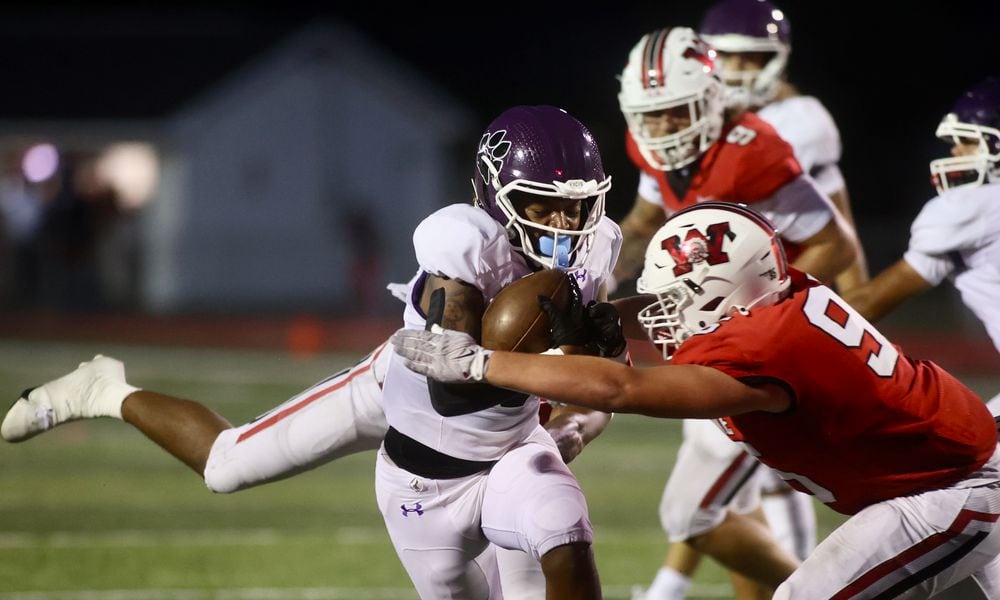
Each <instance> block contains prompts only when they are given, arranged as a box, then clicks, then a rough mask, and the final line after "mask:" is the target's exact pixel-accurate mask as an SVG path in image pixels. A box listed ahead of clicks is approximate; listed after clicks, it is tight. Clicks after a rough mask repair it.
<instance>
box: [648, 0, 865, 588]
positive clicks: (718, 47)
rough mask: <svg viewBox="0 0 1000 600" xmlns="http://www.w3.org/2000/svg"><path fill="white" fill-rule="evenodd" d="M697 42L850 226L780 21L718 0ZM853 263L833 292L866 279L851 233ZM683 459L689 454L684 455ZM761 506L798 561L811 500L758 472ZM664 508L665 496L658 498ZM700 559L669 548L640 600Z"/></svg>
mask: <svg viewBox="0 0 1000 600" xmlns="http://www.w3.org/2000/svg"><path fill="white" fill-rule="evenodd" d="M699 33H700V34H701V36H702V38H703V39H704V40H705V41H706V42H708V43H709V44H710V45H711V46H712V48H713V49H714V50H715V51H716V55H717V61H718V63H719V71H720V74H721V76H722V79H723V82H724V83H725V84H726V94H727V99H726V104H727V106H728V107H729V108H730V110H734V109H739V108H741V107H742V108H746V109H749V110H752V111H754V112H755V113H756V114H757V116H759V117H760V118H761V119H763V120H764V121H766V122H767V123H768V124H770V125H771V126H772V127H774V128H775V129H776V130H777V132H778V134H779V135H780V136H781V137H782V138H783V139H784V140H785V141H787V142H788V143H789V144H791V145H792V149H793V150H794V152H795V158H796V159H797V160H798V161H799V164H800V165H801V166H802V170H803V171H804V172H806V173H808V174H809V175H810V176H811V177H812V178H813V180H814V181H815V183H816V186H817V187H818V188H819V189H820V190H821V191H822V192H823V193H825V194H826V195H827V196H828V197H829V198H830V200H831V201H832V202H833V204H834V205H835V206H836V207H837V209H838V211H839V212H840V214H841V216H843V217H844V218H845V220H846V221H847V222H848V223H849V224H850V225H851V228H852V230H853V227H854V219H853V216H852V212H851V205H850V200H849V196H848V193H847V187H846V184H845V182H844V177H843V175H842V174H841V172H840V168H839V166H838V164H837V163H838V162H839V160H840V152H841V144H840V132H839V131H838V129H837V125H836V123H835V122H834V120H833V117H831V116H830V113H829V112H828V111H827V110H826V108H825V107H824V106H823V104H822V103H820V101H819V100H818V99H816V98H815V97H813V96H805V95H801V94H800V93H799V92H798V90H797V89H796V88H795V86H793V85H792V84H791V83H789V82H788V80H787V78H786V68H787V65H788V57H789V54H790V53H791V26H790V24H789V21H788V18H787V16H786V15H785V14H784V13H783V12H782V11H781V10H779V9H778V8H777V7H776V6H774V5H773V4H772V3H770V2H767V1H766V0H720V1H718V2H716V3H715V4H713V5H712V6H711V7H710V8H709V9H708V11H707V12H706V13H705V16H704V18H703V19H702V22H701V25H700V27H699ZM853 233H854V236H853V238H852V241H853V242H854V246H855V253H856V254H855V260H854V262H853V263H851V264H850V265H849V266H848V267H847V268H846V269H844V270H843V271H841V272H840V273H839V274H838V275H837V276H836V278H835V279H834V281H835V283H836V285H837V289H838V290H841V291H843V290H849V289H851V288H854V287H856V286H858V285H860V284H862V283H864V282H865V281H867V280H868V269H867V266H866V261H865V256H864V251H863V249H862V247H861V243H860V240H859V238H858V236H857V233H856V232H853ZM688 429H689V430H695V429H697V431H692V433H693V435H695V436H697V439H696V440H694V443H696V444H699V445H702V447H703V448H707V449H708V450H706V452H708V454H710V455H712V456H717V457H720V458H724V457H731V456H734V455H733V452H734V450H733V449H732V447H731V444H730V443H729V441H728V439H726V437H725V436H724V435H722V433H721V432H720V431H719V430H718V429H717V428H715V427H707V426H704V425H701V426H697V427H689V428H688ZM684 455H685V457H688V456H690V453H688V452H686V451H685V453H684ZM759 471H760V472H759V474H758V475H757V477H758V478H759V479H760V482H761V486H762V489H761V491H762V494H763V496H762V507H763V509H764V514H765V515H766V517H767V521H768V524H769V525H770V527H771V529H772V530H773V531H774V534H775V536H776V537H777V538H778V541H779V542H780V543H781V544H782V546H783V547H784V548H785V549H786V550H788V551H790V552H792V553H794V554H795V555H796V556H797V557H798V558H799V559H803V558H805V557H806V556H807V555H808V554H809V552H810V551H811V550H812V548H813V547H814V546H815V545H816V515H815V511H814V510H813V503H812V499H811V498H809V497H808V496H807V495H804V494H800V493H797V492H795V490H793V489H792V488H791V487H789V486H788V485H787V484H786V483H785V482H784V481H783V480H782V479H781V478H780V477H779V476H778V475H777V474H776V473H774V472H773V471H771V470H770V469H767V468H766V467H765V468H762V469H760V470H759ZM664 503H665V504H668V498H667V497H666V496H665V497H664ZM699 560H700V555H699V554H698V553H697V552H695V551H694V550H693V549H692V548H691V547H690V546H689V545H688V544H685V543H683V542H681V543H676V544H672V545H671V547H670V550H669V551H668V553H667V556H666V558H665V559H664V563H663V567H662V569H661V570H660V571H658V572H657V575H656V577H655V578H654V580H653V582H652V584H650V588H649V590H648V591H647V592H646V595H645V597H646V598H648V599H649V600H674V599H679V598H683V597H684V593H685V592H686V590H687V589H688V588H689V587H690V585H691V577H692V575H693V574H694V571H695V569H696V568H697V565H698V563H699Z"/></svg>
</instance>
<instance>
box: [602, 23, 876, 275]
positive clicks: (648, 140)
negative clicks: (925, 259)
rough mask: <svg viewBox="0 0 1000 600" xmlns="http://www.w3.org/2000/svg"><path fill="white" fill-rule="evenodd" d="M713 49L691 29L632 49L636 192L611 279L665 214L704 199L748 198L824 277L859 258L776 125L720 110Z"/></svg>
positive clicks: (630, 143) (798, 258) (627, 104)
mask: <svg viewBox="0 0 1000 600" xmlns="http://www.w3.org/2000/svg"><path fill="white" fill-rule="evenodd" d="M714 57H715V51H714V50H712V49H711V48H710V47H709V46H708V45H707V44H706V43H705V42H704V41H702V39H701V38H700V37H698V35H697V34H696V33H695V32H694V31H693V30H691V29H689V28H687V27H674V28H670V29H660V30H657V31H653V32H651V33H647V34H646V35H644V36H643V37H642V38H641V39H640V40H639V42H638V43H637V44H636V45H635V46H634V47H633V48H632V51H631V53H630V54H629V60H628V63H627V65H626V66H625V69H624V71H623V72H622V74H621V77H620V79H621V92H620V94H619V96H618V100H619V103H620V105H621V109H622V113H623V114H624V116H625V120H626V122H627V124H628V134H627V137H626V145H627V149H628V154H629V157H630V158H631V159H632V161H633V162H634V163H635V165H636V166H637V167H638V168H639V170H640V175H639V190H638V194H637V197H636V200H635V204H634V205H633V207H632V209H631V211H630V212H629V213H628V215H626V217H625V219H624V220H623V221H622V223H621V226H622V233H623V235H624V237H625V241H624V244H623V246H622V253H621V256H620V257H619V261H618V264H617V266H616V267H615V277H616V279H617V280H618V281H623V280H626V279H630V278H632V277H634V276H635V275H636V274H637V273H638V271H639V269H640V267H641V266H642V257H643V252H644V251H645V247H646V243H647V242H648V241H649V239H650V238H651V237H652V236H653V233H654V232H656V230H657V229H659V227H660V226H661V225H662V224H663V222H664V221H665V220H666V218H667V216H669V215H670V214H672V213H673V212H676V211H677V210H680V209H682V208H684V207H687V206H691V205H692V204H695V203H697V202H704V201H706V200H717V201H722V202H742V203H745V204H753V205H754V207H755V208H756V209H757V210H758V211H759V212H761V213H763V214H765V215H766V216H767V217H768V218H770V219H771V220H772V221H773V222H774V223H775V225H776V226H777V227H778V230H779V231H781V236H782V239H783V240H784V242H785V245H786V247H787V249H788V252H789V258H790V260H791V261H792V263H793V264H794V265H795V266H796V267H797V268H799V269H800V270H803V271H805V272H807V273H810V274H811V275H813V276H814V277H817V278H819V279H820V280H821V281H832V280H833V278H834V277H835V276H836V275H837V274H838V273H840V272H841V271H843V270H844V269H845V268H846V267H848V266H849V265H850V264H851V263H852V261H853V260H854V259H855V254H856V253H855V248H854V241H853V233H852V231H851V228H850V226H849V225H848V224H847V223H846V221H844V220H843V218H840V217H839V216H838V213H837V211H836V209H835V208H834V207H833V205H832V204H831V202H830V201H829V199H828V198H827V197H826V196H825V195H824V194H823V192H822V191H820V190H819V189H818V188H817V187H816V185H815V183H814V182H813V181H812V179H811V178H810V177H809V176H808V175H807V174H804V173H803V172H802V167H801V166H800V165H799V163H798V161H797V160H796V159H795V155H794V151H793V149H792V147H791V145H789V144H788V143H787V142H786V141H785V140H783V139H782V138H781V137H780V136H779V135H778V133H777V132H776V131H775V130H774V128H773V127H771V126H770V125H768V124H767V123H766V122H765V121H764V120H763V119H761V118H760V117H758V116H757V115H756V114H754V113H752V112H749V111H746V110H740V109H735V110H729V111H727V110H726V107H725V106H726V93H725V85H724V84H723V82H722V80H721V79H720V77H719V74H718V71H717V67H716V64H715V59H714Z"/></svg>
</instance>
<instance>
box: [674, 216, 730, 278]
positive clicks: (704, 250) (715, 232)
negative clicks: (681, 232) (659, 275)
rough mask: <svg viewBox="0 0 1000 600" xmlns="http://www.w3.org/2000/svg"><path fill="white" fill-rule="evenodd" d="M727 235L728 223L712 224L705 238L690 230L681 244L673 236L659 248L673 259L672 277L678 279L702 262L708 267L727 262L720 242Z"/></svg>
mask: <svg viewBox="0 0 1000 600" xmlns="http://www.w3.org/2000/svg"><path fill="white" fill-rule="evenodd" d="M728 235H732V233H731V232H730V230H729V222H728V221H726V222H724V223H714V224H712V225H709V226H708V236H707V237H706V236H705V235H702V233H701V232H700V231H698V230H697V229H692V230H691V231H688V234H687V236H686V237H685V238H684V241H683V242H681V238H680V236H677V235H675V236H673V237H669V238H667V239H665V240H663V243H662V244H660V247H661V248H662V249H664V250H666V251H667V252H669V253H670V257H671V258H673V259H674V263H675V266H674V277H679V276H681V275H684V274H685V273H690V272H691V271H692V270H693V269H694V265H695V264H697V263H699V262H702V261H705V262H708V264H710V265H718V264H721V263H727V262H729V255H728V254H726V253H725V252H723V250H722V242H723V240H724V239H725V237H726V236H728Z"/></svg>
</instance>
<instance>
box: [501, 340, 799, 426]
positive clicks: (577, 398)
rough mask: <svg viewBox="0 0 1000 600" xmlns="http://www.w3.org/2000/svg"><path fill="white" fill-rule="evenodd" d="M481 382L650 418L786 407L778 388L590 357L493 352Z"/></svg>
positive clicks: (689, 368) (713, 373)
mask: <svg viewBox="0 0 1000 600" xmlns="http://www.w3.org/2000/svg"><path fill="white" fill-rule="evenodd" d="M581 373H586V376H581ZM485 380H486V381H488V382H490V383H491V384H493V385H496V386H500V387H505V388H508V389H516V390H520V391H522V392H527V393H531V394H535V395H538V396H541V397H543V398H549V399H551V400H556V401H559V402H565V403H567V404H574V405H577V406H586V407H589V408H594V409H597V410H601V411H604V412H608V413H610V412H626V413H637V414H642V415H648V416H651V417H668V418H706V419H711V418H717V417H724V416H730V415H736V414H741V413H745V412H750V411H755V410H765V411H770V412H781V411H783V410H785V409H787V408H788V407H789V406H790V404H791V399H790V398H789V396H788V393H787V392H786V391H784V390H783V389H781V388H780V387H779V386H777V385H762V386H760V387H751V386H749V385H746V384H744V383H742V382H740V381H738V380H736V379H734V378H732V377H730V376H728V375H726V374H725V373H723V372H721V371H719V370H717V369H713V368H711V367H705V366H699V365H666V366H658V367H650V368H634V367H628V366H626V365H623V364H619V363H616V362H614V361H610V360H607V359H601V358H596V357H590V356H545V355H532V354H517V353H512V352H494V353H493V354H492V355H491V357H490V359H489V362H487V366H486V372H485Z"/></svg>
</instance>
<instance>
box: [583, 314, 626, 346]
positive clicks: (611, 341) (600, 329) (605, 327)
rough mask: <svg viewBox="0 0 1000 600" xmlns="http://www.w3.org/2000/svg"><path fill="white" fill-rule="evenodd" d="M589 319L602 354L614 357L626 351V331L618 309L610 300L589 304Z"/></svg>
mask: <svg viewBox="0 0 1000 600" xmlns="http://www.w3.org/2000/svg"><path fill="white" fill-rule="evenodd" d="M587 320H588V321H589V325H590V327H591V337H592V339H593V341H594V343H595V344H596V345H597V349H598V350H599V351H600V354H601V356H604V357H608V358H614V357H616V356H619V355H620V354H621V353H622V352H624V351H625V346H626V342H625V331H624V330H623V329H622V318H621V316H620V315H619V314H618V309H617V308H615V305H614V304H611V303H610V302H591V303H590V304H588V305H587Z"/></svg>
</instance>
